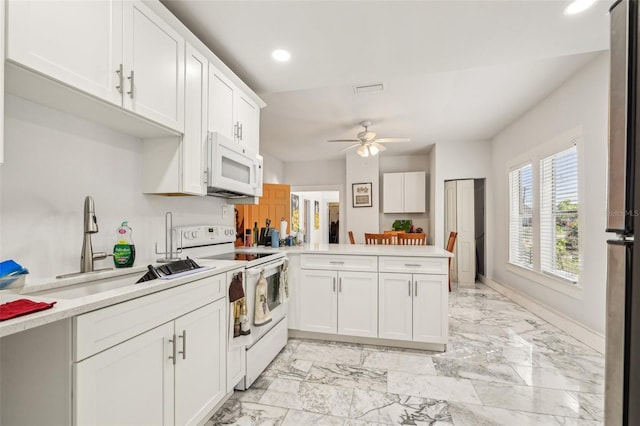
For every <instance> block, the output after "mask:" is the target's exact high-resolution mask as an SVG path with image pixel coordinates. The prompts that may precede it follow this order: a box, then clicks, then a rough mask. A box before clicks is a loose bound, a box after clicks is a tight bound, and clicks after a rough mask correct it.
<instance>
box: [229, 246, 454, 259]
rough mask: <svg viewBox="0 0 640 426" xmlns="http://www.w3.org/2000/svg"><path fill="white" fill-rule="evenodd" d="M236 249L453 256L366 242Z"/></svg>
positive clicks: (432, 248) (425, 248)
mask: <svg viewBox="0 0 640 426" xmlns="http://www.w3.org/2000/svg"><path fill="white" fill-rule="evenodd" d="M237 251H247V252H249V251H252V252H256V251H257V252H264V253H273V252H285V253H288V254H289V253H290V254H332V255H336V254H337V255H360V256H363V255H364V256H366V255H369V256H402V257H446V258H448V257H453V253H450V252H448V251H446V250H444V249H442V248H440V247H436V246H405V245H368V244H305V245H302V246H283V247H278V248H274V247H267V246H257V247H256V246H254V247H238V248H237Z"/></svg>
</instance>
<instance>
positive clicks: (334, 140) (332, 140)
mask: <svg viewBox="0 0 640 426" xmlns="http://www.w3.org/2000/svg"><path fill="white" fill-rule="evenodd" d="M327 142H360V140H359V139H329V140H328V141H327Z"/></svg>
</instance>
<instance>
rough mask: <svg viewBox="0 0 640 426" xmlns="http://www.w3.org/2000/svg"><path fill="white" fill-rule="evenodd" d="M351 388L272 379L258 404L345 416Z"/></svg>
mask: <svg viewBox="0 0 640 426" xmlns="http://www.w3.org/2000/svg"><path fill="white" fill-rule="evenodd" d="M352 397H353V389H351V388H346V387H342V386H331V385H325V384H321V383H311V382H306V381H299V380H288V379H274V380H273V382H272V383H271V385H270V386H269V388H268V389H267V390H266V391H265V393H264V394H263V395H262V397H261V398H260V400H259V403H260V404H265V405H275V406H277V407H284V408H293V409H296V410H304V411H310V412H312V413H320V414H330V415H332V416H342V417H346V416H347V415H348V414H349V407H350V406H351V399H352Z"/></svg>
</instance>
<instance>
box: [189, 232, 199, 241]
mask: <svg viewBox="0 0 640 426" xmlns="http://www.w3.org/2000/svg"><path fill="white" fill-rule="evenodd" d="M191 238H192V239H194V240H195V239H197V238H198V231H191Z"/></svg>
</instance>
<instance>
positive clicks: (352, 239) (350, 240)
mask: <svg viewBox="0 0 640 426" xmlns="http://www.w3.org/2000/svg"><path fill="white" fill-rule="evenodd" d="M349 242H350V243H351V244H355V243H356V240H355V239H354V238H353V231H349Z"/></svg>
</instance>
